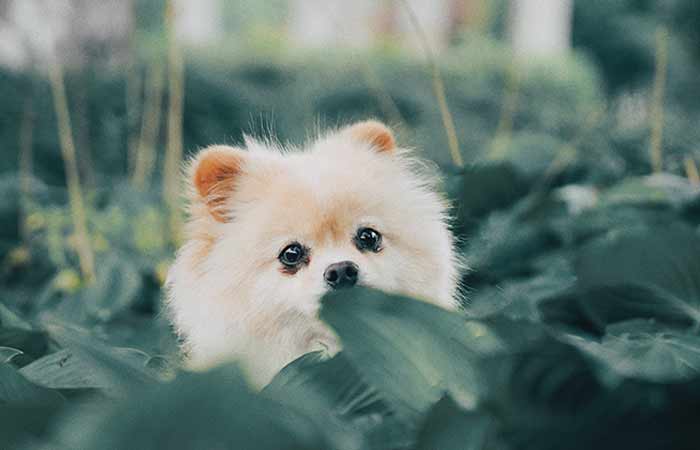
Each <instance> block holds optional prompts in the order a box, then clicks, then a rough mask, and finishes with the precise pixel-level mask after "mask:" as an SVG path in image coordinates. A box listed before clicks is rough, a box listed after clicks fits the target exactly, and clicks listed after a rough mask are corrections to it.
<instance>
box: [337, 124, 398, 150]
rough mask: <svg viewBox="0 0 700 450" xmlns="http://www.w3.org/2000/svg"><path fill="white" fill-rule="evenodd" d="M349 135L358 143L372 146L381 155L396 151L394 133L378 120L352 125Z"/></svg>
mask: <svg viewBox="0 0 700 450" xmlns="http://www.w3.org/2000/svg"><path fill="white" fill-rule="evenodd" d="M347 133H348V134H349V135H350V136H351V137H352V138H353V139H355V140H357V141H360V142H364V143H367V144H370V145H371V146H372V147H373V148H374V149H375V150H377V151H378V152H380V153H383V152H389V153H391V152H393V151H394V150H395V149H396V140H395V139H394V133H392V132H391V130H390V129H389V127H387V126H386V125H384V124H383V123H381V122H378V121H376V120H366V121H363V122H358V123H356V124H354V125H350V126H349V127H348V128H347Z"/></svg>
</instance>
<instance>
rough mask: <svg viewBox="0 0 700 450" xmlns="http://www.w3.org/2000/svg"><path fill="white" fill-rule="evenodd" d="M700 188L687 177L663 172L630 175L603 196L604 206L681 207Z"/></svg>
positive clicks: (602, 202)
mask: <svg viewBox="0 0 700 450" xmlns="http://www.w3.org/2000/svg"><path fill="white" fill-rule="evenodd" d="M698 192H699V190H698V188H697V187H695V186H693V185H692V184H691V183H690V182H689V181H688V179H687V178H682V177H679V176H676V175H672V174H668V173H661V174H655V175H649V176H645V177H629V178H626V179H625V180H623V181H622V182H620V183H619V184H617V185H615V186H613V187H611V188H610V189H608V190H607V191H605V192H604V193H603V195H602V196H601V199H600V201H601V204H602V205H603V206H620V205H627V204H633V205H668V206H673V207H675V208H680V207H682V206H684V205H685V204H687V203H688V202H689V201H691V200H692V199H693V198H694V197H695V196H697V194H698Z"/></svg>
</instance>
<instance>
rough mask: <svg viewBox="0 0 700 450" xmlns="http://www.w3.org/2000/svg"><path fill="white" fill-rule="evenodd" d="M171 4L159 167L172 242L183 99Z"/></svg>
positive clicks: (176, 213)
mask: <svg viewBox="0 0 700 450" xmlns="http://www.w3.org/2000/svg"><path fill="white" fill-rule="evenodd" d="M174 15H175V5H174V4H173V1H172V0H171V1H169V2H168V6H167V8H166V17H165V22H166V29H167V33H168V119H167V121H168V134H167V143H166V149H165V161H164V166H163V199H164V200H165V204H166V205H167V207H168V210H169V212H170V227H171V231H172V234H173V236H174V237H175V240H177V237H178V236H179V231H180V228H181V220H180V219H181V218H180V214H179V211H180V208H179V207H178V204H177V203H178V202H177V199H178V197H179V192H180V189H179V181H180V170H179V169H180V164H181V163H182V116H183V97H184V94H185V92H184V64H183V60H182V53H181V50H180V48H179V46H178V43H177V36H176V35H175V28H174V25H173V20H174Z"/></svg>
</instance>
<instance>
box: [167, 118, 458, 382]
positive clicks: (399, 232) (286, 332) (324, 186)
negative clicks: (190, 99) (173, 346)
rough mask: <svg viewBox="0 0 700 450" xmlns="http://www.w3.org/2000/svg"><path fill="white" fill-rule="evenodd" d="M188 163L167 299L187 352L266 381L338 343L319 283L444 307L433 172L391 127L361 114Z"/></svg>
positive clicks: (443, 239)
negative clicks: (296, 142)
mask: <svg viewBox="0 0 700 450" xmlns="http://www.w3.org/2000/svg"><path fill="white" fill-rule="evenodd" d="M245 146H246V148H245V149H243V148H234V147H229V146H220V145H217V146H212V147H208V148H206V149H204V150H202V151H201V152H199V154H197V155H196V156H195V157H194V158H192V160H191V161H190V162H189V164H188V170H187V175H186V177H187V184H188V197H189V201H188V205H189V218H188V222H187V224H186V228H185V230H186V231H185V236H186V242H185V244H184V245H183V246H182V248H181V249H180V250H179V252H178V254H177V257H176V260H175V262H174V264H173V266H172V267H171V269H170V271H169V273H168V277H167V282H166V288H167V298H166V310H167V311H168V314H169V317H170V318H171V320H172V322H173V324H174V327H175V329H176V331H177V333H178V334H179V336H180V337H181V339H182V341H183V350H184V353H185V354H186V358H187V365H188V366H189V367H190V368H192V369H198V370H203V369H207V368H209V367H212V366H214V365H216V364H218V363H221V362H224V361H228V360H237V361H239V363H240V364H241V365H242V367H243V369H244V372H245V373H246V374H247V376H248V377H249V378H250V380H251V382H252V383H253V384H254V385H256V386H259V387H262V386H264V385H265V384H266V383H268V382H269V381H270V380H271V379H272V377H273V376H274V375H275V374H276V373H277V372H278V371H279V370H280V369H281V368H282V367H284V366H285V365H286V364H288V363H289V362H291V361H293V360H294V359H296V358H297V357H299V356H301V355H303V354H305V353H307V352H311V351H316V350H321V351H323V352H325V353H327V354H328V355H332V354H334V353H335V352H337V351H338V350H339V349H340V344H339V342H338V339H337V338H336V336H335V335H334V333H333V332H332V331H331V330H330V328H329V327H327V326H326V325H325V324H324V323H322V322H321V321H320V320H319V318H318V312H319V308H320V300H321V298H322V296H323V295H324V294H325V293H327V292H329V291H330V290H333V289H341V288H345V287H351V286H354V285H362V286H368V287H373V288H376V289H380V290H383V291H386V292H391V293H399V294H404V295H407V296H411V297H414V298H417V299H420V300H424V301H426V302H430V303H433V304H435V305H438V306H441V307H443V308H447V309H454V308H456V305H457V300H456V297H457V295H456V293H457V279H458V274H459V271H460V263H459V261H458V258H457V257H456V254H455V249H454V240H453V237H452V234H451V232H450V229H449V226H448V223H449V221H448V203H447V201H446V200H445V199H444V198H443V197H442V196H441V195H440V194H439V193H438V192H437V189H436V188H435V186H436V183H435V181H436V177H435V176H434V174H431V172H430V170H428V168H427V165H426V164H424V163H423V162H421V160H419V159H418V158H416V157H414V156H412V154H411V152H410V151H409V150H407V149H403V148H400V147H398V146H397V144H396V140H395V137H394V134H393V133H392V131H391V130H390V129H389V128H388V127H387V126H386V125H384V124H382V123H380V122H377V121H372V120H369V121H363V122H359V123H355V124H353V125H350V126H347V127H344V128H340V129H335V130H332V131H330V132H327V133H325V134H324V135H320V136H319V137H317V138H316V139H314V140H313V141H312V142H310V143H309V144H308V145H306V146H305V147H304V148H300V149H295V148H283V147H282V146H281V145H279V144H277V143H274V142H261V141H258V140H253V139H250V138H246V140H245Z"/></svg>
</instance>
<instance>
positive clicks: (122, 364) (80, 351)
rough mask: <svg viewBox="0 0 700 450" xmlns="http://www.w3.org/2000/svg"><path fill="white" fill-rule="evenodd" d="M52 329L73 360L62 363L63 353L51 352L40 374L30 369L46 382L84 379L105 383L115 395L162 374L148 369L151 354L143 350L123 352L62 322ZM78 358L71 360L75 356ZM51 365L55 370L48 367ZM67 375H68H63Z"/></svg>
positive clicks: (139, 386) (101, 385) (147, 384)
mask: <svg viewBox="0 0 700 450" xmlns="http://www.w3.org/2000/svg"><path fill="white" fill-rule="evenodd" d="M49 329H50V333H51V335H52V337H54V338H55V339H56V340H57V341H58V342H59V343H60V344H61V345H62V346H64V347H67V348H68V349H70V351H71V352H70V354H71V358H70V359H68V360H66V361H71V364H70V365H68V366H67V367H65V364H64V367H62V366H61V361H63V360H64V358H65V356H64V355H59V356H56V355H54V356H51V357H50V358H47V359H45V360H44V361H42V362H41V363H39V364H42V365H44V370H43V372H42V373H41V374H38V373H37V371H36V370H35V369H32V370H31V371H30V372H29V373H30V374H32V376H34V377H35V378H37V379H40V380H41V381H43V382H46V383H49V384H51V383H55V384H57V383H66V384H73V385H77V384H79V383H81V382H83V381H84V382H85V383H87V385H88V386H85V387H94V386H91V385H93V384H97V385H98V387H102V388H103V389H105V390H107V391H108V392H110V393H111V394H113V395H119V396H123V395H126V394H128V393H130V392H131V391H132V390H134V389H138V388H143V387H146V386H150V385H152V384H154V383H155V382H157V381H158V380H159V378H158V377H157V375H156V373H155V372H153V371H152V370H150V369H147V368H146V367H145V366H146V363H147V360H148V355H145V356H143V357H142V356H141V354H143V352H138V351H137V352H136V353H137V355H136V358H134V351H127V352H124V351H122V350H120V349H116V348H112V347H109V346H107V345H106V344H104V343H102V342H100V341H99V340H98V339H95V338H94V337H93V336H90V335H88V334H85V333H81V332H78V331H75V330H69V329H66V328H63V327H59V326H51V327H50V328H49ZM73 357H74V358H76V360H72V358H73ZM49 367H52V368H53V370H52V371H47V370H46V369H48V368H49ZM64 377H65V378H64Z"/></svg>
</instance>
